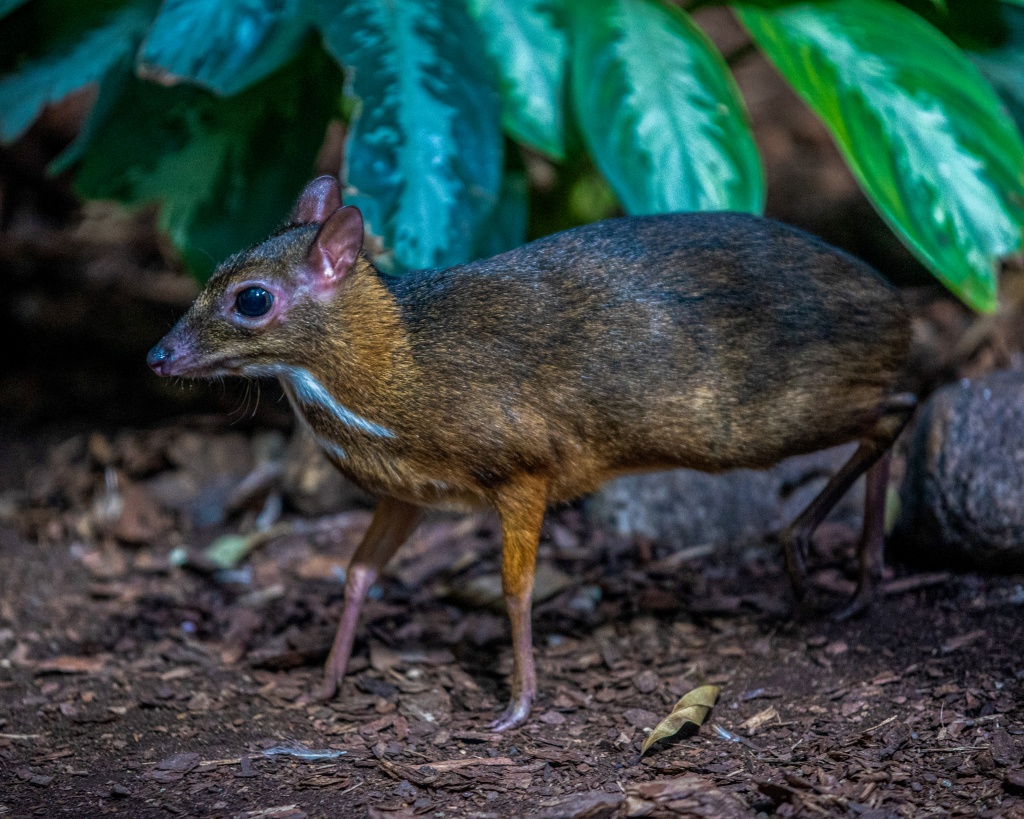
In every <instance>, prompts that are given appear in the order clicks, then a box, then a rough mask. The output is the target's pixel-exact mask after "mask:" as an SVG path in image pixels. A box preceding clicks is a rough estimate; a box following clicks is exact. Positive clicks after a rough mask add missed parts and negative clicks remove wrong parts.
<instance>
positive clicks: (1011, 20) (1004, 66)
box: [968, 0, 1024, 133]
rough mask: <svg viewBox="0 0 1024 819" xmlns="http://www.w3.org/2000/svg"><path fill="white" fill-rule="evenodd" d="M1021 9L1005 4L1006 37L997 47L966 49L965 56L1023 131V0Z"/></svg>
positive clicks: (1022, 0)
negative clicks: (988, 83)
mask: <svg viewBox="0 0 1024 819" xmlns="http://www.w3.org/2000/svg"><path fill="white" fill-rule="evenodd" d="M1020 5H1021V8H1016V7H1007V8H1006V9H1005V10H1004V12H1003V14H1004V16H1005V18H1006V22H1007V24H1008V26H1009V30H1010V33H1009V37H1008V39H1007V41H1006V42H1005V43H1004V44H1003V45H1002V46H1000V47H999V48H993V49H986V50H984V51H973V52H969V53H968V56H969V57H970V58H971V62H973V63H974V64H975V65H976V66H977V67H978V68H979V69H980V70H981V73H982V74H983V75H984V76H985V79H987V80H988V81H989V82H990V83H991V84H992V87H993V88H995V90H996V93H997V94H999V96H1000V97H1001V98H1002V100H1003V102H1004V103H1005V104H1006V107H1007V108H1009V109H1010V114H1011V115H1012V116H1013V118H1014V120H1015V121H1016V123H1017V128H1018V129H1019V130H1020V131H1021V132H1022V133H1024V0H1020Z"/></svg>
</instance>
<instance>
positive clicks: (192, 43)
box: [139, 0, 309, 96]
mask: <svg viewBox="0 0 1024 819" xmlns="http://www.w3.org/2000/svg"><path fill="white" fill-rule="evenodd" d="M308 28H309V21H308V20H307V17H306V15H305V13H304V10H303V4H302V0H164V3H163V5H162V6H161V7H160V13H159V14H158V15H157V18H156V20H155V21H154V22H153V27H152V29H151V30H150V32H149V34H148V35H147V37H146V42H145V45H144V46H143V47H142V54H141V56H140V64H139V73H140V75H141V76H143V77H149V78H153V79H156V80H157V81H159V82H161V83H162V84H164V85H173V84H175V83H178V82H181V81H183V80H184V81H188V82H194V83H198V84H200V85H203V86H205V87H207V88H209V89H210V90H212V91H215V92H217V93H218V94H224V95H225V96H229V95H231V94H236V93H238V92H239V91H241V90H242V89H244V88H247V87H248V86H250V85H251V84H252V83H254V82H257V81H259V80H261V79H263V78H264V77H266V76H267V75H268V74H270V73H272V72H273V71H276V70H277V69H278V68H280V67H281V66H282V65H283V64H284V63H285V62H287V61H288V60H290V59H291V58H292V57H293V56H294V55H295V52H296V51H297V50H298V49H299V47H300V46H301V44H302V39H303V36H304V34H305V33H306V32H307V30H308Z"/></svg>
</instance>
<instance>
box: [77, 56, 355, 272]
mask: <svg viewBox="0 0 1024 819" xmlns="http://www.w3.org/2000/svg"><path fill="white" fill-rule="evenodd" d="M340 80H341V77H340V72H339V71H338V69H337V67H336V66H334V64H333V63H332V62H331V60H330V59H329V58H328V57H327V55H326V54H324V53H323V52H322V51H321V50H320V49H319V47H317V46H315V45H308V46H307V47H306V48H305V49H304V50H303V51H302V52H300V54H299V56H298V57H296V59H294V60H292V62H291V63H289V64H288V65H287V66H285V67H284V68H283V69H282V70H280V71H278V72H277V73H275V74H274V75H273V76H271V77H270V78H269V79H266V80H264V81H263V82H262V83H259V84H257V85H254V86H252V87H251V88H249V89H247V90H246V91H243V92H242V93H240V94H237V95H235V96H233V97H227V98H223V97H217V96H215V95H214V94H211V93H210V92H208V91H205V90H203V89H201V88H197V87H195V86H190V85H177V86H172V87H170V88H164V87H161V86H154V85H152V84H151V83H146V82H144V81H142V80H138V79H135V78H127V79H125V80H124V83H123V87H122V88H119V89H118V91H117V93H116V95H115V96H116V99H115V100H114V101H113V102H112V103H111V104H110V107H109V110H107V111H105V116H104V117H103V120H102V122H101V123H99V124H98V125H97V127H96V129H95V131H93V132H92V133H91V134H90V137H91V138H90V147H89V149H88V151H86V153H85V155H84V159H83V161H82V165H81V168H80V170H79V173H78V180H77V184H78V189H79V192H80V193H81V194H82V195H83V196H85V197H88V198H103V199H118V200H120V201H122V202H125V203H127V204H129V205H139V204H143V203H146V202H153V201H160V202H161V208H160V226H161V227H162V228H163V229H164V230H165V231H167V233H168V235H170V237H171V239H172V240H173V241H174V243H175V245H176V246H177V247H178V248H179V249H180V250H181V252H182V253H183V255H184V257H185V260H186V262H187V263H188V264H189V265H190V267H192V268H193V269H194V270H197V271H200V272H202V273H204V274H207V273H209V272H210V271H212V269H213V265H214V264H215V263H216V262H218V261H220V260H221V259H223V258H224V257H225V256H227V255H229V254H230V253H233V252H234V251H236V250H239V249H241V248H243V247H245V246H246V245H250V244H252V243H254V242H256V241H257V240H259V239H261V238H262V237H264V236H266V234H267V233H269V232H271V231H272V230H273V229H274V228H275V227H276V226H277V225H278V224H279V223H280V222H281V220H282V219H283V218H284V216H285V215H286V214H287V205H286V203H290V202H291V201H292V200H294V199H295V197H296V196H297V195H298V193H299V191H300V190H301V189H302V186H303V185H304V183H305V182H306V181H307V180H308V178H309V174H310V168H311V165H312V162H311V158H312V157H313V156H314V155H315V154H316V151H317V148H319V146H320V142H321V139H322V135H323V132H324V128H325V127H326V125H327V121H328V119H329V118H330V117H331V115H332V114H333V113H334V111H335V110H336V103H337V89H338V84H339V83H340ZM101 102H102V101H101ZM268 157H273V161H268ZM282 205H285V207H284V208H283V209H282Z"/></svg>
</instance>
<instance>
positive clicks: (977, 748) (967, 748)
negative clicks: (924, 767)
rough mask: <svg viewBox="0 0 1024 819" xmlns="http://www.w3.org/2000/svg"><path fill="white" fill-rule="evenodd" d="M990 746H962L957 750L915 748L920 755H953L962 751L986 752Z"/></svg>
mask: <svg viewBox="0 0 1024 819" xmlns="http://www.w3.org/2000/svg"><path fill="white" fill-rule="evenodd" d="M989 747H990V746H988V745H960V746H958V747H956V748H914V750H915V751H917V752H918V753H920V754H952V753H958V752H960V751H985V750H988V748H989Z"/></svg>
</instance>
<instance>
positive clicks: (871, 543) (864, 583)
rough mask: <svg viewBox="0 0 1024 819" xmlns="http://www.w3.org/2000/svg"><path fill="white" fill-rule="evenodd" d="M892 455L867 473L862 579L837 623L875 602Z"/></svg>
mask: <svg viewBox="0 0 1024 819" xmlns="http://www.w3.org/2000/svg"><path fill="white" fill-rule="evenodd" d="M891 462H892V453H891V452H886V453H885V454H884V455H883V456H882V457H881V458H879V459H878V460H877V461H876V462H875V465H874V466H872V467H871V468H870V469H869V470H868V474H867V485H866V486H865V491H864V531H863V532H862V533H861V538H860V544H859V545H858V547H857V558H858V560H859V562H860V577H859V578H858V582H857V592H856V594H854V596H853V599H851V600H850V602H849V603H847V604H846V605H845V606H844V607H843V608H841V609H840V610H839V611H838V612H836V614H835V615H834V617H835V619H836V620H848V619H849V618H851V617H853V616H855V615H857V614H860V613H861V612H862V611H865V610H866V609H867V608H868V607H869V606H870V605H871V603H872V601H873V600H874V599H875V586H876V584H877V582H878V580H879V579H881V576H882V567H883V566H884V565H885V500H886V498H885V496H886V492H887V491H888V489H889V466H890V464H891Z"/></svg>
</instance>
